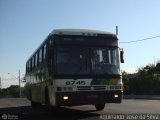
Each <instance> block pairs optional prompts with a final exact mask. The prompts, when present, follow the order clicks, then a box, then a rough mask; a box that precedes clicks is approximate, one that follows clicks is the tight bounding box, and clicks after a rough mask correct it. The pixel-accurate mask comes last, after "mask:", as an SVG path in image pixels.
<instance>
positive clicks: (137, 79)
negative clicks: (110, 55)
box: [122, 64, 160, 95]
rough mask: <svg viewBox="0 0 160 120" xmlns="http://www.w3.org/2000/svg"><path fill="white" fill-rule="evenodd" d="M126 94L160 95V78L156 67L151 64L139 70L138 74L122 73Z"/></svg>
mask: <svg viewBox="0 0 160 120" xmlns="http://www.w3.org/2000/svg"><path fill="white" fill-rule="evenodd" d="M122 78H123V84H124V94H137V95H138V94H139V95H140V94H143V95H158V94H160V76H159V75H158V74H156V66H155V65H153V64H149V65H147V66H145V67H141V68H139V69H138V72H137V73H134V74H128V73H127V72H125V71H123V72H122Z"/></svg>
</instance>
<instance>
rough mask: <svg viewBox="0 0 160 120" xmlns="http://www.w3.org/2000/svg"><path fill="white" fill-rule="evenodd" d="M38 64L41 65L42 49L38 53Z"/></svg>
mask: <svg viewBox="0 0 160 120" xmlns="http://www.w3.org/2000/svg"><path fill="white" fill-rule="evenodd" d="M39 63H40V64H41V63H42V49H40V51H39Z"/></svg>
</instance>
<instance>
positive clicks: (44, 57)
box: [43, 44, 47, 61]
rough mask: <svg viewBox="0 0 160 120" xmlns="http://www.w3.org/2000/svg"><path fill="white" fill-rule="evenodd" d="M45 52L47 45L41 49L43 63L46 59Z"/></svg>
mask: <svg viewBox="0 0 160 120" xmlns="http://www.w3.org/2000/svg"><path fill="white" fill-rule="evenodd" d="M46 51H47V45H46V44H45V45H44V48H43V60H44V61H45V59H46V53H47V52H46Z"/></svg>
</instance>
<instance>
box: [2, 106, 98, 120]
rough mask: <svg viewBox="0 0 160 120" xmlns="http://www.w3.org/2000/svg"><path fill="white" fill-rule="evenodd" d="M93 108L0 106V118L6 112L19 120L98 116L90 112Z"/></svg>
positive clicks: (61, 119) (69, 118)
mask: <svg viewBox="0 0 160 120" xmlns="http://www.w3.org/2000/svg"><path fill="white" fill-rule="evenodd" d="M94 111H95V110H83V111H82V110H75V109H70V108H64V107H60V108H53V107H48V106H42V107H38V108H32V107H31V106H21V107H9V108H0V119H2V116H3V115H4V114H6V115H7V116H11V117H12V116H13V117H14V116H18V119H19V120H21V119H22V120H23V119H25V120H28V119H29V120H32V119H34V120H35V119H37V120H54V119H55V120H57V119H58V120H64V119H65V120H79V119H90V118H92V117H97V118H99V114H97V113H92V112H94Z"/></svg>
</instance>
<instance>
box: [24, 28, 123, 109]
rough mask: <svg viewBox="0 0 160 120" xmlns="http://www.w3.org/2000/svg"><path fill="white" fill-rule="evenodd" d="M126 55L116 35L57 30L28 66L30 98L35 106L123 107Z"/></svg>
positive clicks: (27, 81)
mask: <svg viewBox="0 0 160 120" xmlns="http://www.w3.org/2000/svg"><path fill="white" fill-rule="evenodd" d="M120 62H122V63H123V62H124V61H123V51H122V50H121V49H120V48H119V46H118V37H117V35H116V34H113V33H109V32H104V31H98V30H88V29H55V30H53V31H52V32H51V33H50V34H49V35H48V36H47V37H46V39H45V40H44V41H43V43H42V44H41V45H40V46H39V47H38V48H37V50H36V51H35V52H34V53H33V54H32V55H31V57H30V58H29V59H28V60H27V62H26V90H27V98H28V99H29V100H30V101H31V105H32V106H37V105H40V104H41V105H43V104H46V105H50V106H55V107H59V106H74V105H88V104H92V105H95V107H96V109H97V110H102V109H104V107H105V104H106V103H121V102H122V95H123V83H122V76H121V71H120Z"/></svg>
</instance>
